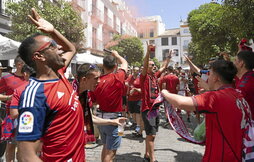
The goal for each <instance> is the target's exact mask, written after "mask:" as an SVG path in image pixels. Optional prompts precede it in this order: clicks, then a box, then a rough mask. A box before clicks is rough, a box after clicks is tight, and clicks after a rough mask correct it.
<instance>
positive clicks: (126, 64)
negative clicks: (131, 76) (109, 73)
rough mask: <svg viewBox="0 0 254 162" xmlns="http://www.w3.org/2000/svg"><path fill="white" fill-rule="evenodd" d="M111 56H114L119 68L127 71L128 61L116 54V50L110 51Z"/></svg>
mask: <svg viewBox="0 0 254 162" xmlns="http://www.w3.org/2000/svg"><path fill="white" fill-rule="evenodd" d="M111 54H112V56H114V57H116V59H117V61H118V63H119V64H121V69H123V70H125V72H127V70H128V62H127V61H126V60H125V59H124V58H123V57H122V56H120V55H119V54H118V52H117V51H114V50H113V51H111Z"/></svg>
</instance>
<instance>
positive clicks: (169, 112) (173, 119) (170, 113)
mask: <svg viewBox="0 0 254 162" xmlns="http://www.w3.org/2000/svg"><path fill="white" fill-rule="evenodd" d="M161 103H163V104H164V109H165V113H166V116H167V118H168V121H169V124H170V125H171V127H172V128H173V129H174V130H175V132H176V133H177V134H178V135H180V136H181V137H182V138H183V139H185V140H186V141H188V142H191V143H195V144H205V141H197V140H195V139H194V138H193V137H192V136H191V134H190V133H189V132H188V129H187V128H186V126H185V124H184V122H183V120H182V119H181V118H180V117H179V116H178V114H177V112H176V111H175V108H173V107H172V105H171V104H170V103H168V102H167V101H166V100H164V98H163V97H162V96H161V95H159V96H158V97H157V98H156V100H155V101H154V103H153V106H152V107H158V106H157V105H158V104H161ZM157 113H158V109H157V110H155V109H153V108H152V109H151V110H150V112H149V113H148V118H151V117H153V116H155V115H157Z"/></svg>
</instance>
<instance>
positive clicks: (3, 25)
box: [0, 0, 17, 35]
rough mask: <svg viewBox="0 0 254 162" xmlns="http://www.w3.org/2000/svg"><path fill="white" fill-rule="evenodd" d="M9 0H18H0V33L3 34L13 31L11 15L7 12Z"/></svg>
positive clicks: (14, 0)
mask: <svg viewBox="0 0 254 162" xmlns="http://www.w3.org/2000/svg"><path fill="white" fill-rule="evenodd" d="M7 1H8V2H10V1H12V2H17V0H0V34H2V35H5V34H6V33H9V32H10V31H11V30H10V26H11V21H10V17H9V16H7V15H6V14H5V10H6V2H7Z"/></svg>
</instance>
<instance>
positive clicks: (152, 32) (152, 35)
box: [150, 29, 154, 37]
mask: <svg viewBox="0 0 254 162" xmlns="http://www.w3.org/2000/svg"><path fill="white" fill-rule="evenodd" d="M150 37H154V31H153V29H150Z"/></svg>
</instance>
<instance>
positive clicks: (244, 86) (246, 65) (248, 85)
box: [234, 51, 254, 119]
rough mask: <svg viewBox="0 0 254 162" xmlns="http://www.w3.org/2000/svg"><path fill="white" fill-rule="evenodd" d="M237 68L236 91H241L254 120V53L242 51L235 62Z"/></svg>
mask: <svg viewBox="0 0 254 162" xmlns="http://www.w3.org/2000/svg"><path fill="white" fill-rule="evenodd" d="M234 64H235V66H236V68H237V75H236V76H237V78H236V82H235V87H236V89H239V90H241V93H242V94H243V95H244V98H245V99H246V100H247V102H248V103H249V105H250V108H251V113H252V119H254V72H253V70H252V69H253V68H254V52H252V51H240V52H239V53H238V54H237V56H236V58H235V62H234Z"/></svg>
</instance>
